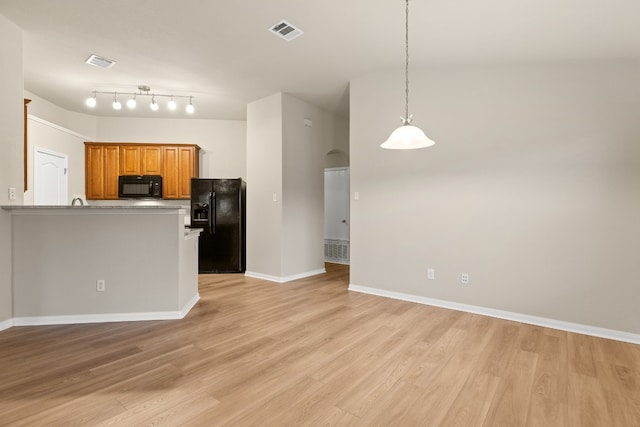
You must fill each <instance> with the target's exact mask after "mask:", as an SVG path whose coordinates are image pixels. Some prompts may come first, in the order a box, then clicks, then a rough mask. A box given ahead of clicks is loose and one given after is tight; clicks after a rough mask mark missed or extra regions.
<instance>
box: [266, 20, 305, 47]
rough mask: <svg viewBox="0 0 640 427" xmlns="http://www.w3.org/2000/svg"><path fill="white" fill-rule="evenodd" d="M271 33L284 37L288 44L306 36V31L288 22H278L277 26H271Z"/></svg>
mask: <svg viewBox="0 0 640 427" xmlns="http://www.w3.org/2000/svg"><path fill="white" fill-rule="evenodd" d="M269 31H271V32H272V33H274V34H276V35H278V36H280V37H282V38H283V39H285V40H286V41H288V42H290V41H291V40H293V39H295V38H296V37H299V36H301V35H303V34H304V31H302V30H300V29H298V28H296V27H294V26H293V25H291V24H289V23H288V22H287V21H280V22H278V23H277V24H275V25H273V26H271V27H270V28H269Z"/></svg>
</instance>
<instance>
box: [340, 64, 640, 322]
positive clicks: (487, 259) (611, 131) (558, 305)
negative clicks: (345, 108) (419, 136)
mask: <svg viewBox="0 0 640 427" xmlns="http://www.w3.org/2000/svg"><path fill="white" fill-rule="evenodd" d="M403 82H404V80H403V75H402V74H401V73H398V74H392V73H380V74H375V75H370V76H365V77H362V78H358V79H355V80H353V81H352V82H351V98H350V99H351V153H350V156H351V189H352V192H353V191H358V192H359V194H360V200H359V201H352V204H351V209H352V210H351V245H352V246H351V249H352V252H351V282H352V283H353V284H355V285H359V286H366V287H372V288H377V289H381V290H388V291H394V292H401V293H406V294H410V295H416V296H424V297H430V298H437V299H441V300H446V301H452V302H456V303H464V304H471V305H475V306H481V307H487V308H493V309H498V310H505V311H511V312H516V313H522V314H527V315H532V316H539V317H544V318H548V319H555V320H560V321H566V322H573V323H578V324H583V325H590V326H596V327H602V328H608V329H613V330H619V331H626V332H631V333H636V334H637V333H640V316H638V307H637V304H638V301H639V300H640V287H638V286H637V283H638V274H637V264H638V254H639V253H640V227H638V218H640V120H638V111H640V92H638V88H639V87H640V64H639V63H638V62H634V63H616V64H606V65H603V64H576V65H567V66H550V65H539V66H534V65H528V66H504V67H491V68H481V67H478V68H470V67H467V68H464V69H458V68H449V69H435V70H414V71H413V73H412V76H411V105H410V110H411V112H412V113H413V114H414V116H415V121H414V124H416V125H417V126H420V127H421V128H422V129H423V130H424V131H425V132H426V133H427V135H429V136H430V137H431V138H433V139H434V140H435V141H436V145H435V146H434V147H431V148H427V149H423V150H419V151H409V152H406V151H388V150H383V149H380V148H379V144H380V143H381V142H382V141H384V140H385V139H386V138H387V136H388V134H389V133H390V132H391V131H392V130H393V128H394V127H395V126H397V124H398V122H397V120H396V119H395V118H396V117H397V116H398V115H400V114H402V113H403V95H404V91H403ZM429 267H431V268H435V270H436V280H434V281H428V280H427V278H426V270H427V268H429ZM462 272H467V273H469V275H470V285H468V286H463V285H461V284H460V273H462Z"/></svg>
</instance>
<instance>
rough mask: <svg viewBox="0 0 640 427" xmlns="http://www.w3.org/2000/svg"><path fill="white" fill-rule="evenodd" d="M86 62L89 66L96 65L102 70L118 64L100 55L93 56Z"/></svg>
mask: <svg viewBox="0 0 640 427" xmlns="http://www.w3.org/2000/svg"><path fill="white" fill-rule="evenodd" d="M84 62H86V63H87V64H89V65H95V66H96V67H100V68H111V67H113V65H114V64H115V63H116V61H114V60H112V59H107V58H104V57H102V56H98V55H91V56H90V57H88V58H87V60H86V61H84Z"/></svg>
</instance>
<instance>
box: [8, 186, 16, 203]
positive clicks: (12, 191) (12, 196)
mask: <svg viewBox="0 0 640 427" xmlns="http://www.w3.org/2000/svg"><path fill="white" fill-rule="evenodd" d="M15 199H16V188H15V187H9V200H15Z"/></svg>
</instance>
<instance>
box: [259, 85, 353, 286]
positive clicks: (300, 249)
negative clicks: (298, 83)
mask: <svg viewBox="0 0 640 427" xmlns="http://www.w3.org/2000/svg"><path fill="white" fill-rule="evenodd" d="M305 120H309V121H310V122H311V126H308V125H307V124H308V123H307V124H305ZM347 128H348V126H347V121H346V120H345V119H342V118H339V117H337V116H335V115H333V114H331V113H328V112H326V111H324V110H321V109H319V108H317V107H315V106H313V105H311V104H308V103H306V102H303V101H300V100H298V99H296V98H294V97H293V96H291V95H288V94H282V93H277V94H275V95H272V96H269V97H267V98H263V99H261V100H259V101H256V102H253V103H251V104H249V106H248V108H247V172H248V179H247V181H248V183H247V197H248V201H247V206H248V209H247V271H248V274H249V275H258V276H263V277H267V278H270V279H272V280H277V281H288V280H291V279H293V278H296V277H304V276H307V275H310V274H316V273H318V272H320V271H323V270H324V253H323V235H324V165H325V160H326V155H327V153H329V152H330V151H331V150H336V149H342V150H346V147H347V146H348V133H347ZM274 194H275V195H276V201H274V199H273V197H274Z"/></svg>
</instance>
